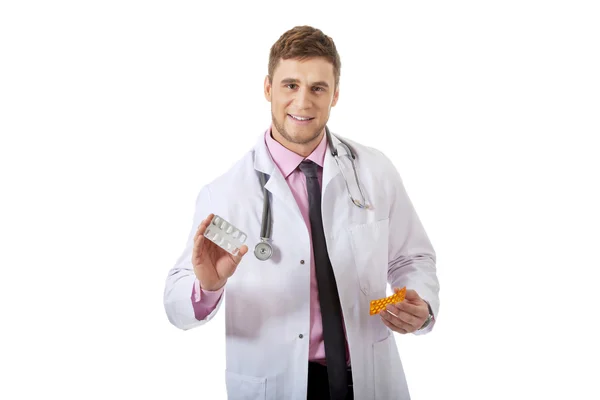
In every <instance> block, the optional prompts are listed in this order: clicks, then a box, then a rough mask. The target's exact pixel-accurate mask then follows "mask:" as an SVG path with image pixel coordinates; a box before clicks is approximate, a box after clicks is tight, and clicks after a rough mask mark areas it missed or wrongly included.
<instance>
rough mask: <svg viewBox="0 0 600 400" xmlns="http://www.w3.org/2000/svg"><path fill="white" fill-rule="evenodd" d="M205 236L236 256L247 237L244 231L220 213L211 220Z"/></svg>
mask: <svg viewBox="0 0 600 400" xmlns="http://www.w3.org/2000/svg"><path fill="white" fill-rule="evenodd" d="M204 237H206V238H207V239H208V240H210V241H211V242H213V243H215V244H216V245H217V246H219V247H221V248H222V249H223V250H225V251H227V252H228V253H230V254H233V255H234V256H237V254H238V253H239V251H240V247H241V246H242V244H244V242H245V241H246V239H247V236H246V234H245V233H244V232H242V231H241V230H239V229H238V228H236V227H235V226H233V225H232V224H231V223H229V222H227V221H225V220H224V219H223V218H221V217H219V216H218V215H215V216H214V217H213V219H212V221H210V225H209V226H208V228H206V231H205V232H204Z"/></svg>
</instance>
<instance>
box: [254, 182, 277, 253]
mask: <svg viewBox="0 0 600 400" xmlns="http://www.w3.org/2000/svg"><path fill="white" fill-rule="evenodd" d="M260 184H261V186H262V188H263V199H264V200H263V212H262V221H261V224H260V242H259V243H258V244H257V245H256V247H255V248H254V255H255V256H256V258H258V259H259V260H261V261H266V260H268V259H269V258H271V256H272V255H273V247H272V246H271V244H270V243H268V240H270V238H271V209H270V204H269V193H268V192H267V188H266V187H265V186H266V174H265V173H263V172H261V173H260Z"/></svg>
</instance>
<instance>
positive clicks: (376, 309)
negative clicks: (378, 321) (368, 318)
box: [369, 286, 406, 315]
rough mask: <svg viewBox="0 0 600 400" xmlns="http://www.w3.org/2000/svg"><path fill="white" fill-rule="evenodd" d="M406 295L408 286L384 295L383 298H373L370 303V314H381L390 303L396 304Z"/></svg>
mask: <svg viewBox="0 0 600 400" xmlns="http://www.w3.org/2000/svg"><path fill="white" fill-rule="evenodd" d="M405 297H406V286H405V287H403V288H402V289H400V290H398V291H397V292H396V293H394V294H393V295H391V296H388V297H384V298H382V299H377V300H372V301H371V303H370V305H369V314H370V315H375V314H379V313H380V312H381V311H383V310H384V309H385V307H386V306H387V305H388V304H396V303H400V302H403V301H404V298H405Z"/></svg>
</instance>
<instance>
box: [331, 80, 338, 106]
mask: <svg viewBox="0 0 600 400" xmlns="http://www.w3.org/2000/svg"><path fill="white" fill-rule="evenodd" d="M338 97H340V86H339V85H337V86H336V88H335V93H334V94H333V102H332V103H331V107H335V105H336V104H337V102H338Z"/></svg>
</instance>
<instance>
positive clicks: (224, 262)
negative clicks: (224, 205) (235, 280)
mask: <svg viewBox="0 0 600 400" xmlns="http://www.w3.org/2000/svg"><path fill="white" fill-rule="evenodd" d="M213 216H214V214H209V215H208V217H206V219H205V220H204V221H202V222H201V223H200V226H199V227H198V231H197V232H196V236H194V251H193V253H192V264H193V266H194V273H195V274H196V278H198V280H199V281H200V287H201V288H202V289H204V290H207V291H215V290H219V289H221V288H222V287H223V286H225V283H226V282H227V279H228V278H229V277H230V276H231V275H233V273H234V272H235V270H236V268H237V266H238V265H239V263H240V261H242V257H243V256H244V254H246V253H247V252H248V246H246V245H242V246H241V247H240V250H239V253H238V255H237V256H234V255H232V254H230V253H228V252H227V251H225V250H223V249H222V248H221V247H219V246H218V245H216V244H215V243H213V242H212V241H210V240H208V239H207V238H205V237H204V232H206V228H208V226H209V225H210V222H211V221H212V219H213Z"/></svg>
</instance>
